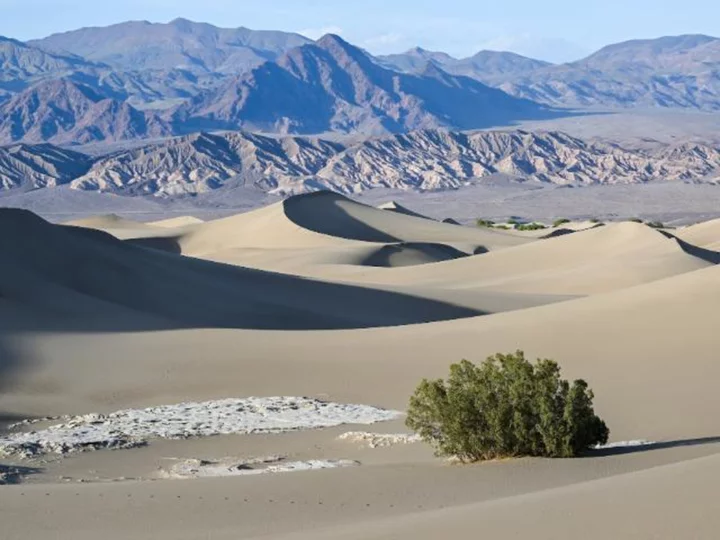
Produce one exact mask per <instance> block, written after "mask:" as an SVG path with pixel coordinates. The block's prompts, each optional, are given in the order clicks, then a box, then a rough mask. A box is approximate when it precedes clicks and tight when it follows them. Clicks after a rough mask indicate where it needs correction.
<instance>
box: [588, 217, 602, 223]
mask: <svg viewBox="0 0 720 540" xmlns="http://www.w3.org/2000/svg"><path fill="white" fill-rule="evenodd" d="M588 221H590V223H601V221H600V220H599V219H598V218H590V219H589V220H588Z"/></svg>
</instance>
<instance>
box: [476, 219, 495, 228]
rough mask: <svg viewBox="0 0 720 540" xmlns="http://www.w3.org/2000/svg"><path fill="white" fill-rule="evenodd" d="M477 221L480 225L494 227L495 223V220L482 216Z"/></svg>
mask: <svg viewBox="0 0 720 540" xmlns="http://www.w3.org/2000/svg"><path fill="white" fill-rule="evenodd" d="M475 223H477V226H478V227H492V226H493V225H495V222H494V221H491V220H489V219H482V218H480V219H478V220H477V221H476V222H475Z"/></svg>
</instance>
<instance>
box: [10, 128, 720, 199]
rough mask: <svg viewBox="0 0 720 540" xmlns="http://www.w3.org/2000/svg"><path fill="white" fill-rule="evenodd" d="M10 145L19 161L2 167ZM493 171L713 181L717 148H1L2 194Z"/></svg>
mask: <svg viewBox="0 0 720 540" xmlns="http://www.w3.org/2000/svg"><path fill="white" fill-rule="evenodd" d="M13 148H15V150H13ZM17 148H22V152H23V154H22V157H23V159H22V160H19V159H18V158H15V159H14V160H10V157H12V154H13V152H14V153H15V154H17V153H18V150H17ZM3 156H4V157H3ZM8 156H10V157H8ZM53 156H55V157H53ZM58 156H59V157H58ZM18 157H19V156H18ZM53 160H54V161H53ZM28 163H38V164H42V163H51V164H53V163H54V165H47V166H40V165H39V172H38V176H36V177H33V178H30V179H29V180H28V181H27V182H25V183H22V182H20V181H19V180H18V179H20V178H22V175H23V173H24V171H26V169H25V168H23V167H26V166H27V164H28ZM498 174H499V175H504V176H509V177H511V178H516V179H518V180H519V181H529V180H531V181H535V182H541V183H544V184H547V185H552V184H557V185H597V184H622V183H625V184H634V183H646V182H657V181H678V182H709V183H718V182H720V148H718V147H713V146H710V145H703V144H699V143H683V144H679V145H665V146H661V147H658V148H656V149H653V150H638V149H628V148H623V147H621V146H619V145H616V144H608V143H598V142H589V141H585V140H582V139H579V138H577V137H572V136H570V135H567V134H565V133H562V132H552V131H551V132H537V133H531V132H527V131H522V130H515V131H484V132H477V133H458V132H448V131H443V130H420V131H413V132H410V133H403V134H395V135H389V136H383V137H375V138H370V139H367V140H364V141H362V142H356V143H339V142H332V141H328V140H324V139H322V138H317V137H301V136H286V137H270V136H263V135H258V134H254V133H246V132H231V133H224V134H207V133H199V134H192V135H187V136H184V137H176V138H173V139H170V140H166V141H162V142H157V143H152V144H146V145H144V146H139V147H136V148H132V149H128V150H115V151H113V152H112V153H111V154H108V155H101V156H98V157H96V158H90V157H88V156H85V155H83V154H77V153H74V152H71V151H68V150H62V149H59V148H57V147H53V146H51V145H37V146H28V145H15V146H14V147H8V148H3V147H0V183H1V184H2V185H3V186H4V187H5V188H6V189H10V188H24V189H34V188H41V187H45V186H54V185H60V184H68V185H70V187H71V188H74V189H79V190H89V191H102V192H110V193H115V194H120V195H138V194H142V195H159V196H175V195H186V194H196V193H203V192H209V191H214V190H218V189H232V188H235V187H242V186H248V187H249V186H253V187H254V188H256V189H258V190H261V191H265V192H270V193H275V194H286V195H287V194H294V193H304V192H308V191H316V190H319V189H328V190H332V191H336V192H340V193H345V194H351V193H357V192H360V191H364V190H368V189H373V188H377V187H385V188H393V189H400V190H416V191H434V190H446V189H456V188H459V187H461V186H464V185H467V184H469V183H474V182H482V181H483V178H486V177H488V176H492V175H498ZM43 175H44V176H43Z"/></svg>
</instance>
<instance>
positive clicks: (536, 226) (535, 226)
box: [515, 222, 547, 231]
mask: <svg viewBox="0 0 720 540" xmlns="http://www.w3.org/2000/svg"><path fill="white" fill-rule="evenodd" d="M541 229H547V225H543V224H542V223H535V222H533V223H523V224H521V225H516V226H515V230H516V231H539V230H541Z"/></svg>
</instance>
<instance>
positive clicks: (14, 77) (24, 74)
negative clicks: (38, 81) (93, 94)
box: [0, 36, 90, 88]
mask: <svg viewBox="0 0 720 540" xmlns="http://www.w3.org/2000/svg"><path fill="white" fill-rule="evenodd" d="M89 65H90V64H89V63H88V62H86V61H85V60H83V59H82V58H77V57H71V56H61V55H56V54H51V53H47V52H44V51H42V50H40V49H38V48H35V47H31V46H29V45H26V44H24V43H22V42H20V41H17V40H14V39H8V38H5V37H2V36H0V85H1V83H15V84H14V85H9V86H11V87H13V86H14V87H16V88H17V87H21V85H20V84H19V83H21V82H22V81H26V80H28V79H31V78H34V77H39V76H47V75H50V74H61V73H66V72H69V71H73V70H76V69H80V68H82V67H87V66H89Z"/></svg>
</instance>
